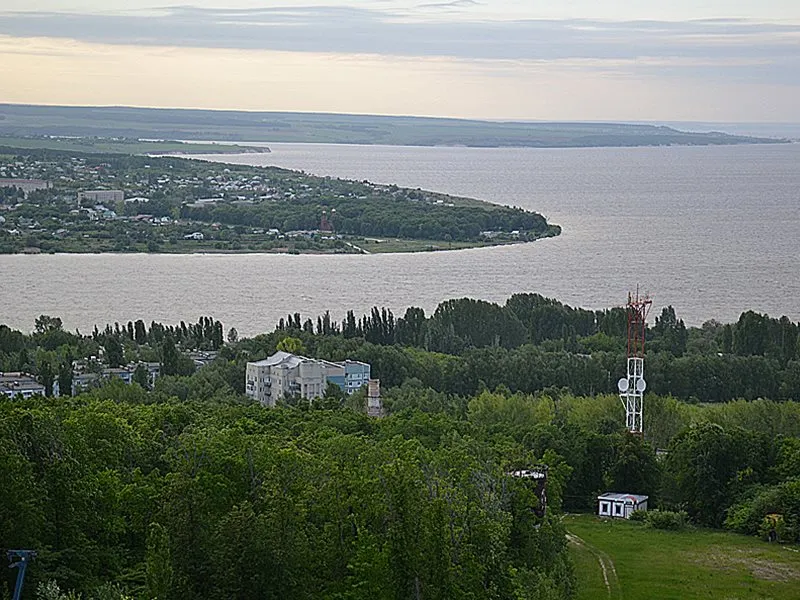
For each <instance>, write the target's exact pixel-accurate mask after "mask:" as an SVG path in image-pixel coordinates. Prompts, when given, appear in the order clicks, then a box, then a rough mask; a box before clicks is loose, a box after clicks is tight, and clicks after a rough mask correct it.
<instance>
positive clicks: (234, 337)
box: [228, 327, 239, 344]
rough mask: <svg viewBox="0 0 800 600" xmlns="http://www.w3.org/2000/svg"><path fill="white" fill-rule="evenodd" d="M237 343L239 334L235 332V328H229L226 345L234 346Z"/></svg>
mask: <svg viewBox="0 0 800 600" xmlns="http://www.w3.org/2000/svg"><path fill="white" fill-rule="evenodd" d="M237 341H239V332H238V331H236V327H231V328H230V329H228V343H229V344H235V343H236V342H237Z"/></svg>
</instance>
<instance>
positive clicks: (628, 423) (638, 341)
mask: <svg viewBox="0 0 800 600" xmlns="http://www.w3.org/2000/svg"><path fill="white" fill-rule="evenodd" d="M652 304H653V300H652V298H650V296H649V295H648V294H645V295H644V296H643V297H639V288H638V287H637V288H636V294H635V295H634V294H631V293H630V292H629V293H628V305H627V307H626V313H627V316H628V351H627V356H628V375H627V377H623V378H622V379H620V380H619V381H618V382H617V387H618V388H619V399H620V400H621V401H622V406H624V407H625V427H626V428H627V429H628V431H630V432H631V433H636V434H639V435H641V434H642V401H643V398H644V391H645V389H646V388H647V383H646V382H645V380H644V335H645V327H646V325H647V313H648V312H650V307H651V306H652Z"/></svg>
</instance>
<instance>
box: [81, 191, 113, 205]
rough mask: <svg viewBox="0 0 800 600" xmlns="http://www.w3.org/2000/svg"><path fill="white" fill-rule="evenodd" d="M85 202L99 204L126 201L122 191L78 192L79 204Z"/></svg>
mask: <svg viewBox="0 0 800 600" xmlns="http://www.w3.org/2000/svg"><path fill="white" fill-rule="evenodd" d="M83 200H87V201H89V202H99V203H106V202H123V201H124V200H125V192H123V191H122V190H87V191H85V192H78V202H81V201H83Z"/></svg>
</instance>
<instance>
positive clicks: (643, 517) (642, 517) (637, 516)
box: [628, 510, 647, 523]
mask: <svg viewBox="0 0 800 600" xmlns="http://www.w3.org/2000/svg"><path fill="white" fill-rule="evenodd" d="M628 520H629V521H636V522H637V523H644V522H646V521H647V511H646V510H637V511H634V512H632V513H631V516H630V517H628Z"/></svg>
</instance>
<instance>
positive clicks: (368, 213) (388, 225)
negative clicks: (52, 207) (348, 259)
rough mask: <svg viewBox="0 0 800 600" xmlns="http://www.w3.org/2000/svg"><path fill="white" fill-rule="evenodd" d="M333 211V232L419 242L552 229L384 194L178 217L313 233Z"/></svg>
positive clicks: (525, 216) (532, 216)
mask: <svg viewBox="0 0 800 600" xmlns="http://www.w3.org/2000/svg"><path fill="white" fill-rule="evenodd" d="M323 210H327V211H329V212H330V211H331V210H335V215H334V216H332V217H331V219H330V221H331V222H332V224H333V227H334V228H335V231H336V232H337V233H343V234H349V235H360V236H364V235H368V236H384V237H400V238H413V239H423V240H439V241H441V240H447V239H450V240H453V241H474V240H476V239H478V238H479V236H480V233H481V232H482V231H502V232H506V233H510V232H512V231H517V232H519V234H520V236H521V237H522V238H523V239H525V238H526V237H528V236H530V237H531V238H536V237H541V236H543V235H545V234H548V232H549V234H550V235H554V234H555V233H556V232H557V231H558V229H557V228H553V227H552V226H549V225H548V224H547V221H546V220H545V218H544V217H542V216H541V215H539V214H536V213H532V212H528V211H525V210H522V209H520V208H510V207H506V206H489V205H487V206H486V207H485V208H484V207H480V206H445V205H443V204H436V203H432V202H429V201H425V202H422V201H414V200H413V199H409V198H407V197H406V196H397V195H390V194H382V195H369V196H360V197H358V198H346V197H345V198H343V197H340V196H335V195H333V194H331V195H330V196H325V197H321V198H318V197H313V198H307V199H303V198H296V199H293V200H291V201H288V202H287V201H284V202H261V203H259V204H256V205H234V204H216V205H214V206H208V207H193V206H188V205H187V206H183V207H182V208H181V217H183V218H186V219H192V220H195V221H204V222H208V223H224V224H226V225H248V226H251V227H253V226H255V227H263V228H265V229H268V228H276V229H279V230H281V231H284V232H285V231H294V230H315V229H318V228H319V225H320V219H321V216H322V211H323Z"/></svg>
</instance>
